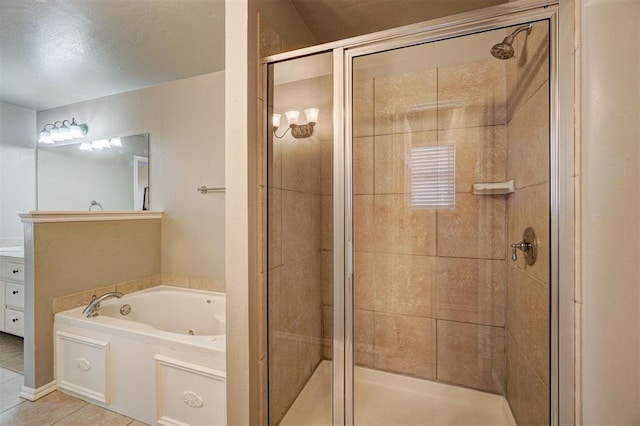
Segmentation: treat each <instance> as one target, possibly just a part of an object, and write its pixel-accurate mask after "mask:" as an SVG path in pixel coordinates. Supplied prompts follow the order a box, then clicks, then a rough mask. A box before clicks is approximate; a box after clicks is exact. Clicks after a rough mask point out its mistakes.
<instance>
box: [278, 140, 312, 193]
mask: <svg viewBox="0 0 640 426" xmlns="http://www.w3.org/2000/svg"><path fill="white" fill-rule="evenodd" d="M281 147H282V188H283V189H287V190H290V191H298V192H305V193H309V194H320V191H321V185H320V183H321V182H320V181H321V177H320V161H318V159H319V158H320V139H319V138H318V137H316V136H315V135H314V136H312V137H311V138H308V139H293V137H290V136H289V135H287V136H285V139H283V140H282V143H281Z"/></svg>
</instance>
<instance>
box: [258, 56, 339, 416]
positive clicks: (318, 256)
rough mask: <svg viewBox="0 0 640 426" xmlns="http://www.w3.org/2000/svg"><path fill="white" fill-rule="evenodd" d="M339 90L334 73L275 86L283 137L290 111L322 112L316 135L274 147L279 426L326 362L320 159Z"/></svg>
mask: <svg viewBox="0 0 640 426" xmlns="http://www.w3.org/2000/svg"><path fill="white" fill-rule="evenodd" d="M292 65H293V64H292ZM276 71H277V70H276ZM332 93H333V90H332V80H331V76H324V77H318V78H313V79H306V80H301V81H296V82H292V83H286V84H280V85H277V86H275V88H274V96H273V100H274V111H275V112H277V113H281V114H283V116H282V127H281V128H280V129H278V131H277V133H278V134H279V135H280V134H282V133H283V132H284V131H285V130H286V128H287V121H286V118H285V117H284V112H285V111H289V110H297V111H300V112H301V117H300V123H304V122H305V117H304V113H303V112H302V111H303V110H304V109H305V108H311V107H316V108H320V115H319V118H318V124H317V125H316V127H315V131H314V134H313V136H312V137H310V138H305V139H294V138H293V137H292V136H291V135H290V134H287V136H285V137H284V138H282V139H277V138H274V141H273V145H272V146H271V147H269V150H270V153H269V157H270V163H271V164H272V165H271V167H270V170H269V177H268V179H269V187H268V188H269V189H268V190H269V192H270V193H269V209H268V210H269V218H268V220H269V244H270V245H269V256H268V262H269V339H270V341H269V368H270V376H269V388H270V406H271V410H270V416H271V419H270V421H271V424H274V425H275V424H278V423H279V422H280V420H281V419H282V417H283V415H284V414H285V413H286V412H287V410H288V409H289V407H290V406H291V405H292V404H293V402H294V400H295V398H296V397H297V396H298V394H299V393H300V391H301V390H302V388H303V387H304V385H305V384H306V383H307V381H308V380H309V378H310V377H311V375H312V374H313V371H314V370H315V368H316V367H317V365H318V364H319V363H320V361H322V359H323V343H322V337H323V323H322V320H323V317H322V289H321V286H322V271H321V268H322V258H323V252H322V249H323V248H324V241H325V238H324V237H323V232H322V231H321V224H322V219H321V217H322V211H323V209H322V207H323V204H324V200H325V198H327V199H330V195H327V196H326V197H325V196H324V195H323V194H324V192H323V191H324V190H325V189H326V188H325V185H323V180H322V179H321V177H322V176H324V175H325V174H326V173H327V171H326V170H323V169H322V163H321V162H320V161H319V158H320V155H321V146H327V145H328V146H331V140H332V138H333V130H332V114H331V109H332ZM329 167H331V165H330V164H329ZM328 174H329V176H330V175H331V172H330V171H329V172H328ZM329 190H330V185H329ZM325 235H326V233H325ZM329 241H330V237H329Z"/></svg>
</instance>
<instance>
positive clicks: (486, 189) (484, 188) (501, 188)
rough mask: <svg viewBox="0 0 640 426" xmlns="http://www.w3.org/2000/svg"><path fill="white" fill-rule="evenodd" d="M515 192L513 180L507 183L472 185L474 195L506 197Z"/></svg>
mask: <svg viewBox="0 0 640 426" xmlns="http://www.w3.org/2000/svg"><path fill="white" fill-rule="evenodd" d="M514 191H515V183H514V181H513V180H510V181H507V182H492V183H474V184H473V194H474V195H506V194H511V193H513V192H514Z"/></svg>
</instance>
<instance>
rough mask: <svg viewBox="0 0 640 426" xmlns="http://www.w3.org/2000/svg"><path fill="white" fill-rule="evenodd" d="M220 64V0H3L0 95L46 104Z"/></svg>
mask: <svg viewBox="0 0 640 426" xmlns="http://www.w3.org/2000/svg"><path fill="white" fill-rule="evenodd" d="M222 69H224V0H0V100H2V101H4V102H8V103H12V104H15V105H19V106H23V107H26V108H30V109H34V110H37V111H39V110H44V109H49V108H53V107H57V106H61V105H67V104H71V103H75V102H80V101H84V100H88V99H94V98H98V97H102V96H107V95H111V94H115V93H121V92H126V91H129V90H134V89H139V88H142V87H147V86H152V85H155V84H159V83H163V82H167V81H172V80H177V79H181V78H186V77H191V76H195V75H200V74H206V73H210V72H214V71H218V70H222Z"/></svg>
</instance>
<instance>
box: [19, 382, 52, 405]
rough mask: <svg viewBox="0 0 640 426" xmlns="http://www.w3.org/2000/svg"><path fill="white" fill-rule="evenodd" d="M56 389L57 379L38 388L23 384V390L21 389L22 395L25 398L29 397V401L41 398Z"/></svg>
mask: <svg viewBox="0 0 640 426" xmlns="http://www.w3.org/2000/svg"><path fill="white" fill-rule="evenodd" d="M56 389H57V386H56V381H55V380H53V381H51V382H49V383H47V384H46V385H44V386H40V387H39V388H37V389H34V388H30V387H27V386H23V387H22V390H20V397H21V398H24V399H28V400H29V401H35V400H36V399H40V398H42V397H43V396H45V395H47V394H50V393H51V392H53V391H54V390H56Z"/></svg>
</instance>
